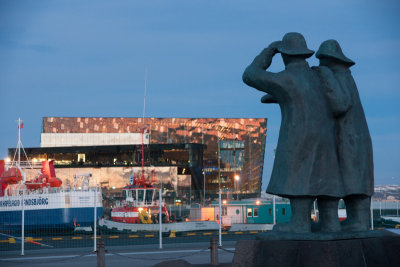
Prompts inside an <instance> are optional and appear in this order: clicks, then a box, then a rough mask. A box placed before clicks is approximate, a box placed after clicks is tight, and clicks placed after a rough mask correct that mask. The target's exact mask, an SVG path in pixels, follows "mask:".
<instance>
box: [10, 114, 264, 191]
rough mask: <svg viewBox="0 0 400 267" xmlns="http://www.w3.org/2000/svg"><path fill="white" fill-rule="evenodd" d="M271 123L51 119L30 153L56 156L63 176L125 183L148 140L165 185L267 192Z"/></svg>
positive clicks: (151, 161) (150, 158)
mask: <svg viewBox="0 0 400 267" xmlns="http://www.w3.org/2000/svg"><path fill="white" fill-rule="evenodd" d="M266 126H267V119H262V118H237V119H227V118H145V119H144V123H143V119H142V118H82V117H44V118H43V125H42V133H41V147H40V148H27V149H26V151H27V154H28V157H29V158H30V159H31V160H33V161H40V160H45V159H53V160H55V167H56V169H57V173H58V176H60V178H63V177H67V178H65V179H73V175H74V172H91V173H92V174H93V178H94V179H96V182H97V183H101V184H102V185H104V186H109V187H117V188H120V187H123V186H124V185H126V184H127V183H129V180H130V176H131V175H132V173H135V172H139V171H140V167H141V157H142V143H143V144H144V151H143V155H144V161H145V166H146V171H148V172H151V171H153V173H155V175H154V176H155V177H156V178H155V179H156V184H157V183H159V184H163V187H165V186H167V187H169V188H167V189H165V190H171V191H174V190H175V191H176V190H179V189H182V190H183V189H184V188H187V189H189V188H191V189H192V190H199V191H201V190H203V189H204V186H205V189H206V191H207V192H212V191H213V192H215V193H216V192H217V190H218V188H221V189H223V190H227V191H231V192H233V193H238V192H239V193H240V194H250V195H251V194H253V195H259V194H260V191H261V180H262V172H263V162H264V153H265V141H266V130H267V128H266ZM143 129H144V134H143V135H142V131H143ZM13 153H14V149H9V154H10V156H11V155H12V154H13ZM219 174H220V176H219ZM236 175H238V176H239V179H238V180H235V176H236Z"/></svg>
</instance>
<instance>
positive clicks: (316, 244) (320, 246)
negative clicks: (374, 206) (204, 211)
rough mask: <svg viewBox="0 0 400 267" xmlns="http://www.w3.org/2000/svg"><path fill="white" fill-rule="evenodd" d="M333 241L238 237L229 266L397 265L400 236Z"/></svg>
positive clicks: (399, 257)
mask: <svg viewBox="0 0 400 267" xmlns="http://www.w3.org/2000/svg"><path fill="white" fill-rule="evenodd" d="M382 232H385V233H382V234H381V235H380V236H376V237H366V238H361V237H359V238H353V239H346V238H345V239H336V240H309V239H308V240H277V239H274V238H276V235H275V236H274V238H272V239H270V240H268V239H267V238H266V237H265V235H261V236H260V239H259V240H240V241H238V242H237V244H236V250H235V255H234V257H233V263H232V266H235V267H239V266H240V267H242V266H243V267H244V266H246V267H253V266H254V267H256V266H328V267H329V266H332V267H334V266H335V267H336V266H349V267H357V266H400V236H399V235H395V234H391V233H388V232H386V231H382ZM373 235H376V234H373Z"/></svg>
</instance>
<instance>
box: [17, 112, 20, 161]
mask: <svg viewBox="0 0 400 267" xmlns="http://www.w3.org/2000/svg"><path fill="white" fill-rule="evenodd" d="M17 150H18V166H21V118H18V145H17Z"/></svg>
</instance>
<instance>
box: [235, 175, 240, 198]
mask: <svg viewBox="0 0 400 267" xmlns="http://www.w3.org/2000/svg"><path fill="white" fill-rule="evenodd" d="M235 180H236V197H237V200H239V180H240V176H239V175H237V174H235Z"/></svg>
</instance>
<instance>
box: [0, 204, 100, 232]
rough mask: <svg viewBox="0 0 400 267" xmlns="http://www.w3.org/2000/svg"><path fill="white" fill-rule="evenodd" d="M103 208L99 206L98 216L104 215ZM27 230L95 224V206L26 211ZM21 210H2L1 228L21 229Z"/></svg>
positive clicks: (73, 227)
mask: <svg viewBox="0 0 400 267" xmlns="http://www.w3.org/2000/svg"><path fill="white" fill-rule="evenodd" d="M102 215H103V208H102V207H98V208H97V218H99V217H102ZM24 219H25V223H24V227H25V231H35V230H50V229H64V230H66V229H69V230H74V229H75V228H76V227H86V226H90V225H93V224H94V208H63V209H40V210H26V211H25V218H24ZM21 223H22V212H21V211H2V212H0V229H1V230H2V231H7V230H12V231H15V230H21V225H22V224H21Z"/></svg>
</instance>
